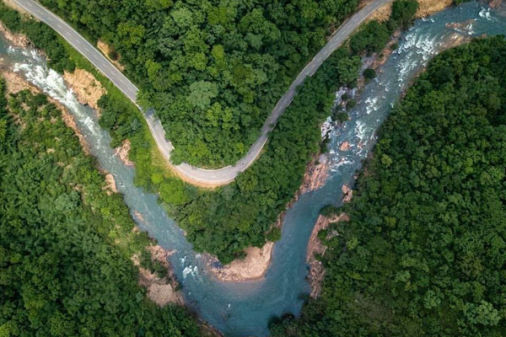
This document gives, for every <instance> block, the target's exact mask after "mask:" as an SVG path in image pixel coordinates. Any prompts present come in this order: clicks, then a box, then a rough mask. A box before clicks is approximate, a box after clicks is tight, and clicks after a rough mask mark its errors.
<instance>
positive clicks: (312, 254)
mask: <svg viewBox="0 0 506 337" xmlns="http://www.w3.org/2000/svg"><path fill="white" fill-rule="evenodd" d="M349 220H350V219H349V217H348V215H347V214H346V213H341V214H340V215H339V216H334V217H331V218H328V217H326V216H323V215H320V216H319V217H318V220H316V223H315V225H314V228H313V231H312V232H311V237H310V238H309V243H308V245H307V255H306V262H307V264H308V265H309V274H308V276H307V279H308V281H309V284H310V286H311V292H310V294H309V296H311V297H312V298H317V297H318V296H319V295H320V292H321V289H322V281H323V278H324V276H325V268H324V267H323V264H322V263H321V261H320V259H319V258H318V257H319V256H323V255H324V254H325V251H326V250H327V246H325V245H324V244H323V243H322V242H321V240H320V239H319V237H318V233H320V231H322V230H326V229H328V228H329V225H330V224H332V223H337V222H347V221H349ZM336 235H337V232H334V231H332V232H330V233H327V236H326V238H327V239H331V238H332V237H334V236H336Z"/></svg>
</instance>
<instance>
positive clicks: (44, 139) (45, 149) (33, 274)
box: [0, 80, 202, 337]
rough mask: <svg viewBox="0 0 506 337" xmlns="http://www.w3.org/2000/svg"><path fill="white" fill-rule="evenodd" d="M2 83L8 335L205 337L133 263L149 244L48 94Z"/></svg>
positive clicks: (2, 280) (2, 258) (2, 315)
mask: <svg viewBox="0 0 506 337" xmlns="http://www.w3.org/2000/svg"><path fill="white" fill-rule="evenodd" d="M5 88H6V87H5V83H4V82H3V80H1V81H0V294H2V295H1V296H0V308H1V309H0V336H2V337H8V336H12V337H14V336H20V337H22V336H121V337H124V336H146V337H148V336H151V337H158V336H167V337H174V336H180V337H182V336H188V337H190V336H191V337H198V336H202V334H201V332H200V327H199V325H198V324H197V322H196V320H195V319H194V317H193V316H192V315H190V314H189V313H188V312H187V311H186V310H185V309H184V308H183V307H180V306H170V305H169V306H166V307H164V308H159V307H158V306H156V305H155V304H154V303H153V302H151V301H149V300H148V299H147V298H146V296H145V290H144V288H141V287H140V286H139V285H138V283H137V282H138V273H139V272H138V269H137V268H136V267H134V265H133V263H132V261H131V260H130V257H131V256H132V255H133V254H134V253H138V252H140V251H142V250H143V249H144V247H145V246H147V245H148V244H149V243H150V240H149V239H148V237H147V235H146V234H144V233H138V232H135V231H132V229H133V227H134V223H133V220H132V219H131V217H130V215H129V212H128V209H127V207H126V206H125V204H124V202H123V198H122V197H121V196H120V195H118V194H112V195H108V194H106V191H104V185H105V182H104V176H103V175H102V174H100V173H99V172H98V170H97V169H96V163H95V160H94V159H93V158H91V157H90V156H87V155H85V154H84V153H83V151H82V149H81V145H80V144H79V141H78V139H77V137H76V136H75V135H74V133H73V131H72V130H71V129H69V128H68V127H66V126H65V124H64V123H63V121H62V118H61V112H60V110H58V109H57V108H56V107H55V106H54V105H53V104H51V103H49V102H48V101H47V98H46V96H44V95H42V94H32V93H30V91H28V90H25V91H21V92H19V93H17V94H15V95H9V96H8V97H7V98H6V95H5Z"/></svg>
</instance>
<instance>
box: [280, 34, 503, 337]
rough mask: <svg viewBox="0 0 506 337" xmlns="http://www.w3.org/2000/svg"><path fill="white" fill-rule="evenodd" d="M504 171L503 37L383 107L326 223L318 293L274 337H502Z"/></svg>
mask: <svg viewBox="0 0 506 337" xmlns="http://www.w3.org/2000/svg"><path fill="white" fill-rule="evenodd" d="M505 167H506V39H505V38H504V37H497V38H489V39H482V40H476V41H474V42H472V43H471V44H469V45H465V46H462V47H459V48H456V49H452V50H449V51H446V52H444V53H443V54H441V55H439V56H437V57H436V58H435V59H434V60H433V61H431V62H430V64H429V66H428V69H427V71H426V73H424V74H422V75H421V76H420V78H419V79H418V80H417V81H416V83H415V84H414V86H413V87H412V88H411V89H409V90H408V91H407V94H406V96H405V98H404V99H403V101H402V102H401V103H400V104H398V105H397V106H396V107H395V108H394V109H393V111H392V113H391V115H390V117H389V118H388V120H387V121H386V122H385V124H384V125H383V127H382V129H381V132H380V135H379V142H378V144H377V145H376V148H375V150H374V157H373V158H372V159H370V160H369V162H368V163H367V165H366V170H364V171H363V173H362V174H361V176H360V177H359V179H358V181H357V184H358V187H357V193H354V198H353V200H352V202H351V203H350V204H347V205H346V206H344V207H343V208H342V209H341V211H344V212H346V213H347V214H348V215H349V216H350V222H349V223H346V224H334V225H331V226H332V227H331V228H330V229H329V230H336V231H338V232H339V235H338V236H336V237H334V238H332V239H329V240H328V241H327V242H326V244H327V245H328V247H329V249H328V250H327V252H326V254H325V256H324V257H323V258H322V261H323V263H324V266H325V268H326V276H325V280H324V283H323V290H322V294H321V297H320V298H319V299H318V300H312V301H310V302H309V303H307V304H306V305H305V307H304V309H303V313H302V316H301V318H300V319H298V320H296V319H294V318H293V317H286V318H285V319H283V320H281V321H278V322H277V323H274V324H273V326H272V330H271V331H272V335H273V336H275V337H277V336H300V337H302V336H320V337H325V336H337V337H338V336H459V337H460V336H464V337H465V336H473V337H474V336H497V337H498V336H502V335H504V331H505V330H506V320H505V314H506V307H505V302H504V293H505V291H506V287H505V277H506V274H505V272H504V264H505V257H506V254H505V249H506V244H505V241H504V238H505V237H506V209H505V206H504V205H505V202H506V195H505V194H504V191H505V190H506V179H505V171H504V168H505ZM365 172H367V174H365Z"/></svg>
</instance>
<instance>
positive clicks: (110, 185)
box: [104, 173, 118, 195]
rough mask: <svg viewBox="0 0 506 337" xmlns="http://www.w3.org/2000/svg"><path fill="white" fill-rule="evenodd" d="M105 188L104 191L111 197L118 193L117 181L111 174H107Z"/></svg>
mask: <svg viewBox="0 0 506 337" xmlns="http://www.w3.org/2000/svg"><path fill="white" fill-rule="evenodd" d="M105 183H106V185H105V187H104V190H105V191H106V193H107V194H108V195H111V194H112V193H118V189H117V188H116V181H115V180H114V176H113V175H112V174H110V173H107V174H106V175H105Z"/></svg>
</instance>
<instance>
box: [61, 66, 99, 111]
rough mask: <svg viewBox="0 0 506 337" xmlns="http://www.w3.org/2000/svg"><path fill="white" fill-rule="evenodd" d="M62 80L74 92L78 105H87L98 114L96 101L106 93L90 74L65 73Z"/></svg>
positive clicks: (79, 72) (78, 70)
mask: <svg viewBox="0 0 506 337" xmlns="http://www.w3.org/2000/svg"><path fill="white" fill-rule="evenodd" d="M63 78H64V80H65V82H66V83H67V85H68V86H69V87H71V88H72V90H73V91H74V94H75V95H76V97H77V100H78V101H79V103H81V104H87V105H89V106H90V107H91V108H92V109H94V110H95V111H96V112H97V114H100V109H99V107H98V100H99V99H100V97H102V96H103V95H105V94H106V93H107V90H105V88H104V87H102V84H101V83H100V82H99V81H97V80H96V79H95V77H94V76H93V75H92V74H91V73H89V72H87V71H86V70H83V69H76V70H75V71H74V72H73V73H69V72H68V71H65V72H64V74H63Z"/></svg>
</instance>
